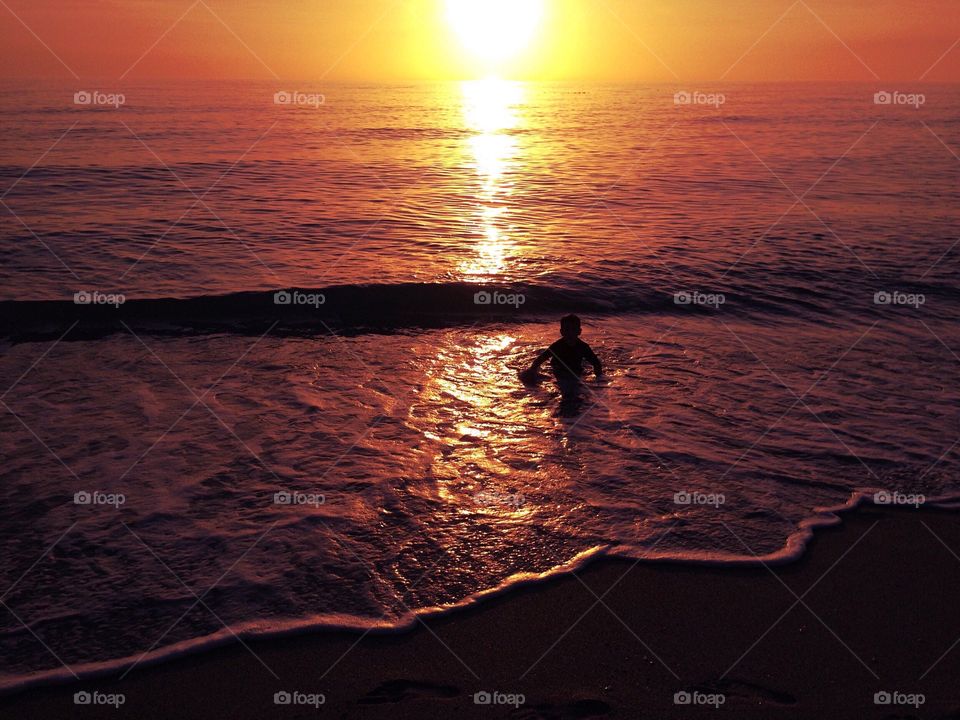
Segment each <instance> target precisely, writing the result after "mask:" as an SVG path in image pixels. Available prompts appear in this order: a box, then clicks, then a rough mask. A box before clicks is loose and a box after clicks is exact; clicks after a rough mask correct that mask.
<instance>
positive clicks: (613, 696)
mask: <svg viewBox="0 0 960 720" xmlns="http://www.w3.org/2000/svg"><path fill="white" fill-rule="evenodd" d="M941 541H942V542H941ZM948 548H949V549H948ZM954 553H958V554H960V522H958V519H957V516H956V515H955V514H953V513H949V512H945V511H936V510H919V511H917V510H906V509H904V510H890V509H881V508H876V507H864V508H861V509H859V510H856V511H853V512H849V513H846V514H845V515H844V522H843V523H842V524H841V525H837V526H834V527H830V528H824V529H821V530H818V531H817V533H816V535H815V537H814V540H813V541H812V543H811V544H810V546H809V547H808V548H807V551H806V553H805V554H804V556H803V557H802V558H801V559H800V560H799V561H797V562H794V563H791V564H788V565H783V566H780V567H777V568H765V567H750V568H747V567H727V568H721V567H705V566H697V565H681V564H674V563H645V562H640V563H634V562H632V561H624V560H612V559H603V560H598V561H596V562H593V563H591V564H589V565H588V566H587V567H585V568H583V569H582V570H579V571H577V573H576V574H575V575H574V574H566V575H564V576H561V577H557V578H553V579H550V580H547V581H545V582H542V583H534V584H530V585H526V586H523V587H520V588H517V589H515V590H514V591H511V592H508V593H505V594H503V595H500V596H497V597H493V598H490V599H488V600H485V601H483V602H481V603H479V604H478V605H476V606H474V607H471V608H467V609H463V610H458V611H454V612H451V613H448V614H445V615H436V616H432V617H428V618H427V619H426V620H425V622H423V623H419V624H418V625H417V627H415V628H414V629H412V630H410V631H407V632H402V633H389V634H383V633H370V634H367V635H365V636H363V637H361V634H360V633H356V632H317V633H311V634H305V635H299V636H290V637H285V638H275V639H272V640H261V641H253V642H249V643H248V644H247V645H248V647H247V648H245V647H244V646H243V645H241V644H239V643H235V644H232V645H230V646H225V647H221V648H218V649H214V650H211V651H209V652H204V653H200V654H195V655H192V656H188V657H184V658H180V659H177V660H173V661H170V662H167V663H161V664H158V665H154V666H150V667H138V668H137V669H135V670H134V671H133V672H132V673H131V674H130V675H129V676H128V677H127V678H126V679H124V680H123V681H120V682H116V681H111V680H110V679H109V678H100V679H98V680H93V681H90V682H81V683H78V684H72V685H63V686H58V687H48V688H42V689H32V690H27V691H24V692H21V693H19V694H17V695H13V696H8V697H6V698H4V699H3V700H2V701H0V717H3V718H21V719H23V720H26V719H28V718H44V719H47V720H49V719H50V718H61V717H62V718H66V717H76V718H84V717H109V718H121V717H134V718H142V719H143V720H148V719H150V718H205V719H209V718H267V717H278V718H286V717H290V718H294V717H297V718H308V717H337V718H408V717H409V718H474V717H475V718H497V717H510V718H531V719H532V718H589V717H618V718H696V717H715V716H717V715H723V716H727V717H748V718H749V717H772V718H893V717H898V718H907V717H909V718H913V717H917V718H952V717H960V686H958V684H957V679H958V677H960V643H958V646H957V647H953V645H954V643H955V642H957V641H958V639H960V612H958V609H957V608H958V596H960V593H958V591H960V558H958V557H957V556H956V555H954ZM798 598H799V599H798ZM254 654H255V655H256V656H257V657H255V656H254ZM258 658H259V659H258ZM261 661H262V662H261ZM268 668H269V669H268ZM931 668H932V669H931ZM272 673H275V674H276V675H277V676H278V677H279V680H278V679H276V678H274V677H273V674H272ZM84 688H86V689H88V690H97V691H99V692H102V693H123V695H124V696H125V703H124V705H123V706H122V707H121V708H120V709H119V710H117V709H114V708H112V707H90V706H88V707H77V706H75V705H74V703H73V694H74V692H76V691H78V690H81V689H84ZM278 691H288V692H293V691H298V692H302V693H307V694H309V693H314V694H317V693H322V694H323V696H324V699H325V703H324V704H323V705H322V706H320V707H319V709H317V708H315V707H313V706H309V705H307V706H304V705H299V706H293V705H291V706H277V705H275V704H274V693H276V692H278ZM481 691H488V692H491V693H493V692H497V693H502V694H503V696H500V697H499V698H498V700H501V701H503V700H509V699H510V698H509V697H508V696H510V695H514V696H515V695H523V696H524V700H525V702H524V704H522V705H520V706H519V707H517V708H515V707H513V706H511V705H505V704H496V705H478V704H475V702H474V694H475V693H477V692H481ZM683 691H686V692H689V693H694V692H699V693H703V695H698V696H697V699H698V701H702V700H705V699H707V698H706V696H709V695H714V694H717V693H721V694H723V696H724V702H723V703H722V705H720V707H719V709H716V708H714V707H712V706H707V705H677V704H675V702H674V696H675V693H677V692H683ZM884 691H886V692H890V693H894V692H897V693H903V694H904V695H903V696H898V698H899V699H900V700H902V701H903V700H907V699H909V698H907V697H906V696H908V695H910V694H917V693H922V694H923V696H924V698H923V699H924V703H923V704H922V705H920V706H919V708H915V707H912V706H909V705H907V706H905V705H876V704H875V702H874V695H875V693H877V692H884ZM513 699H514V700H516V699H517V698H513ZM914 699H915V700H916V699H919V698H914ZM714 700H716V698H714Z"/></svg>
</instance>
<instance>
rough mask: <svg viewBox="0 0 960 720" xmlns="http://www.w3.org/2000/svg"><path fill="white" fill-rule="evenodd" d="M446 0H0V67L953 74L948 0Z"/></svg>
mask: <svg viewBox="0 0 960 720" xmlns="http://www.w3.org/2000/svg"><path fill="white" fill-rule="evenodd" d="M458 2H459V3H460V5H463V4H464V2H466V3H467V4H468V5H469V3H470V0H2V2H0V77H2V78H7V79H9V78H63V79H65V80H69V79H71V78H81V79H83V78H91V79H93V78H97V79H104V80H109V79H115V80H118V81H120V80H123V81H130V82H133V81H137V80H156V79H245V78H251V79H264V80H268V79H271V78H274V79H290V80H293V79H310V80H328V81H370V82H380V81H416V80H446V79H467V78H472V77H483V76H485V75H489V74H497V75H500V76H502V77H510V78H516V79H525V80H537V79H544V80H547V79H549V80H584V81H625V80H629V81H645V82H674V81H684V80H687V81H690V80H701V81H709V80H721V79H722V80H730V81H785V80H786V81H793V80H800V81H803V80H812V81H813V80H850V81H870V82H874V81H878V80H881V81H890V82H892V81H898V82H911V81H919V80H921V79H923V80H927V81H950V82H955V81H958V80H960V42H958V41H960V13H958V12H957V8H956V3H957V0H925V1H924V2H918V0H477V5H478V6H480V7H482V8H493V10H491V11H489V12H487V11H485V10H484V11H482V12H487V16H486V17H477V16H469V17H468V18H467V22H466V23H464V22H463V20H464V17H463V13H464V10H463V9H462V8H461V10H460V11H459V12H460V15H461V17H460V20H461V23H460V26H458V24H457V22H456V11H451V9H450V7H449V6H450V4H451V3H452V4H454V5H456V4H457V3H458ZM525 3H533V4H535V5H537V6H538V7H540V8H541V11H540V12H539V13H535V15H536V16H535V18H534V20H533V22H532V25H530V27H526V26H525V25H524V22H528V23H529V21H530V19H529V18H525V17H524V16H523V13H524V12H525V11H524V10H523V9H522V8H523V6H524V4H525ZM468 10H469V8H468ZM491 13H492V14H491ZM468 15H469V13H468ZM463 26H465V27H466V29H464V27H463ZM485 27H486V28H488V29H487V30H486V31H485V30H484V28H485ZM458 28H459V32H458ZM485 32H486V34H484V33H485ZM505 36H506V37H510V38H512V39H513V40H514V41H516V42H515V43H514V45H515V46H514V47H513V48H512V49H513V52H512V53H509V54H508V55H507V56H505V57H494V56H496V55H498V53H497V52H496V48H495V47H493V46H495V45H496V43H498V42H500V41H501V40H502V39H503V37H505ZM488 51H489V52H488Z"/></svg>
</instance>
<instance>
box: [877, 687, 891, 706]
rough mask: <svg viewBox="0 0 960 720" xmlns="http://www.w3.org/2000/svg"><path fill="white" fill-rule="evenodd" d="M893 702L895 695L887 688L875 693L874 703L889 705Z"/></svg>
mask: <svg viewBox="0 0 960 720" xmlns="http://www.w3.org/2000/svg"><path fill="white" fill-rule="evenodd" d="M892 702H893V696H892V695H891V694H890V693H888V692H887V691H886V690H881V691H880V692H878V693H874V694H873V704H874V705H889V704H890V703H892Z"/></svg>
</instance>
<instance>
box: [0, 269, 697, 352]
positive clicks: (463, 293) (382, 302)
mask: <svg viewBox="0 0 960 720" xmlns="http://www.w3.org/2000/svg"><path fill="white" fill-rule="evenodd" d="M677 309H678V306H677V305H676V304H675V302H674V297H673V295H672V294H669V293H666V292H659V291H649V292H643V291H640V292H634V293H631V294H629V295H627V294H621V293H609V292H608V293H606V296H604V295H601V294H598V293H597V292H596V290H587V289H566V290H564V289H554V288H548V287H544V286H542V285H532V284H528V283H516V284H512V285H509V286H508V285H491V284H480V283H464V282H451V283H398V284H381V285H377V284H373V285H338V286H333V287H325V288H287V289H283V290H271V291H247V292H237V293H230V294H225V295H203V296H197V297H186V298H150V299H126V298H124V297H123V295H121V294H119V293H105V292H100V291H94V290H89V291H84V292H80V293H77V294H76V295H75V296H74V299H73V300H28V301H17V300H9V301H2V302H0V338H4V339H6V340H10V341H13V342H25V341H34V340H44V339H51V338H52V339H56V338H58V337H60V336H62V335H64V332H65V331H66V330H67V329H68V328H69V329H70V332H69V334H68V337H66V338H65V339H71V340H80V339H94V338H98V337H104V336H107V335H111V334H114V333H118V332H127V331H134V332H138V333H139V332H145V333H149V334H160V335H163V334H168V335H183V334H194V333H219V332H232V333H240V334H262V333H264V332H266V331H267V330H270V331H272V332H274V333H275V334H281V335H283V334H292V335H304V334H317V333H320V334H325V333H328V332H329V331H330V330H331V329H333V328H337V329H338V330H342V331H346V332H370V331H374V332H377V331H380V332H390V331H397V330H401V329H404V328H436V327H446V326H454V325H463V324H482V323H487V322H498V323H503V322H521V321H530V320H531V319H536V318H538V317H547V316H550V317H552V316H555V315H557V314H558V313H567V312H579V313H588V314H604V313H617V312H644V311H649V312H656V311H660V312H666V311H676V310H677ZM688 310H689V311H690V312H707V310H705V309H702V308H698V307H690V308H688Z"/></svg>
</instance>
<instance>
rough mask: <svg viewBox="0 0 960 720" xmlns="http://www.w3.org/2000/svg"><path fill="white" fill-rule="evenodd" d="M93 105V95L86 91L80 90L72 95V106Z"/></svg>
mask: <svg viewBox="0 0 960 720" xmlns="http://www.w3.org/2000/svg"><path fill="white" fill-rule="evenodd" d="M91 103H93V94H92V93H89V92H87V91H86V90H80V91H79V92H75V93H74V94H73V104H74V105H90V104H91Z"/></svg>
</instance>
